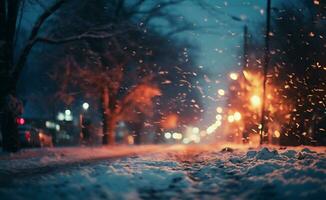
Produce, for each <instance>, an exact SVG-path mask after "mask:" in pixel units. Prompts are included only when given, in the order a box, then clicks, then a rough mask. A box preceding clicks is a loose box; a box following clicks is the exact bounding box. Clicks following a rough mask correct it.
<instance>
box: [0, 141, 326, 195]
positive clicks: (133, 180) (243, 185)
mask: <svg viewBox="0 0 326 200" xmlns="http://www.w3.org/2000/svg"><path fill="white" fill-rule="evenodd" d="M325 150H326V148H312V147H309V148H305V147H299V148H286V149H280V148H278V147H269V148H266V147H264V148H255V149H251V148H247V147H240V146H238V147H237V146H234V145H233V146H232V147H231V148H224V147H222V146H220V145H217V146H214V145H206V146H203V145H201V146H182V145H172V146H140V147H114V148H62V149H46V150H28V151H24V152H21V153H19V154H15V155H6V154H2V155H0V170H1V173H0V178H1V181H0V198H1V199H3V200H4V199H47V200H51V199H311V200H312V199H325V197H326V152H325ZM110 158H114V159H110ZM87 161H88V162H87ZM85 162H87V164H82V163H85ZM19 163H21V165H20V164H19ZM24 163H25V164H24ZM26 163H27V164H26ZM72 163H77V165H73V166H70V164H72ZM78 163H80V164H78ZM50 166H54V168H58V169H57V170H52V171H51V170H50V171H48V172H46V173H37V170H38V169H42V168H46V167H50ZM65 166H68V167H65ZM69 166H70V167H69ZM32 169H34V173H30V174H28V173H24V171H25V172H26V171H28V170H32Z"/></svg>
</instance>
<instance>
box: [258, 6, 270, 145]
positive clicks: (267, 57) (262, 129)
mask: <svg viewBox="0 0 326 200" xmlns="http://www.w3.org/2000/svg"><path fill="white" fill-rule="evenodd" d="M266 12H267V13H266V32H265V56H264V68H263V69H264V80H263V101H262V108H261V119H260V124H261V126H260V144H263V140H264V137H265V132H266V133H267V134H268V127H266V123H265V115H266V111H265V104H266V86H267V72H268V64H269V60H270V54H269V39H270V35H269V34H270V18H271V0H267V8H266ZM265 129H266V130H265Z"/></svg>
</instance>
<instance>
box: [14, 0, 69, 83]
mask: <svg viewBox="0 0 326 200" xmlns="http://www.w3.org/2000/svg"><path fill="white" fill-rule="evenodd" d="M64 2H66V0H58V1H57V2H56V3H54V4H53V5H52V6H51V7H49V8H48V9H47V10H45V11H44V13H43V14H42V15H41V16H39V18H38V19H37V21H36V22H35V24H34V26H33V28H32V32H31V34H30V36H29V39H28V42H27V44H26V46H25V47H24V48H23V50H22V52H21V54H20V56H19V58H18V61H17V63H16V65H14V67H13V69H12V72H11V75H12V78H13V79H14V80H18V78H19V76H20V73H21V71H22V69H23V67H24V65H25V63H26V60H27V56H28V54H29V53H30V51H31V50H32V48H33V46H34V44H35V43H36V41H37V40H36V37H37V34H38V33H39V30H40V29H41V27H42V25H43V24H44V22H45V21H46V20H47V19H48V18H49V17H50V16H51V15H52V14H53V13H54V12H55V11H57V10H58V9H59V8H60V7H61V6H62V4H63V3H64Z"/></svg>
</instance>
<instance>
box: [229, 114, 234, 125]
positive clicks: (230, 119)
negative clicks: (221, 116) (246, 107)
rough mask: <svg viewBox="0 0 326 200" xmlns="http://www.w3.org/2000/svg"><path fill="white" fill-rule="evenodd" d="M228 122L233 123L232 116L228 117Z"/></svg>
mask: <svg viewBox="0 0 326 200" xmlns="http://www.w3.org/2000/svg"><path fill="white" fill-rule="evenodd" d="M228 122H230V123H232V122H234V116H233V115H229V116H228Z"/></svg>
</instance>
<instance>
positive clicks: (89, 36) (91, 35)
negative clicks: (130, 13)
mask: <svg viewBox="0 0 326 200" xmlns="http://www.w3.org/2000/svg"><path fill="white" fill-rule="evenodd" d="M128 31H130V30H129V29H126V30H123V31H118V32H115V33H102V34H96V33H89V32H86V33H82V34H80V35H75V36H70V37H66V38H58V39H57V38H50V37H37V38H36V39H35V41H34V43H36V42H44V43H48V44H62V43H67V42H74V41H78V40H83V39H106V38H110V37H114V36H116V35H118V34H122V33H126V32H128Z"/></svg>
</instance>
